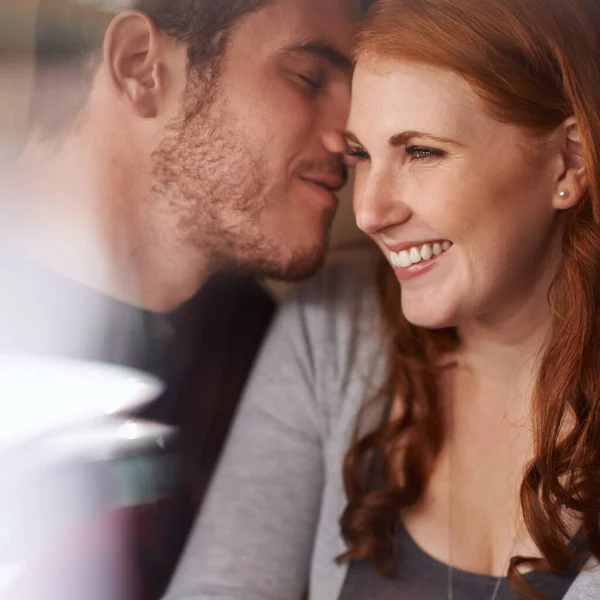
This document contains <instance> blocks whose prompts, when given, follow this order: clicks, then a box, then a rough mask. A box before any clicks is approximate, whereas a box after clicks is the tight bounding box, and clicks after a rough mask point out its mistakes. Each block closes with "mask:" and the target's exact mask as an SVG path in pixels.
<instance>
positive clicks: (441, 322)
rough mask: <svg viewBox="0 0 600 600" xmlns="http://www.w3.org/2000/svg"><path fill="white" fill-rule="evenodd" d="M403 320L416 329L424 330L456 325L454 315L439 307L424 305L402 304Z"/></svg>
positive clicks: (453, 312) (450, 311) (451, 311)
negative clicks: (422, 328) (421, 328)
mask: <svg viewBox="0 0 600 600" xmlns="http://www.w3.org/2000/svg"><path fill="white" fill-rule="evenodd" d="M402 312H403V314H404V317H405V319H406V320H407V321H408V322H409V323H411V324H412V325H415V326H416V327H424V328H425V329H445V328H446V327H455V326H456V324H457V317H456V313H455V311H453V310H448V309H444V307H441V306H439V305H438V306H435V307H432V306H428V305H426V304H420V305H412V303H411V305H410V306H405V305H404V302H403V304H402Z"/></svg>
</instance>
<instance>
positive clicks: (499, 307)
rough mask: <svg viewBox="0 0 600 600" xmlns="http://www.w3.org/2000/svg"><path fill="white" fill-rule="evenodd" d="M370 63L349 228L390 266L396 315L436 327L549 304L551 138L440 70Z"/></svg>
mask: <svg viewBox="0 0 600 600" xmlns="http://www.w3.org/2000/svg"><path fill="white" fill-rule="evenodd" d="M375 66H376V68H375V69H373V70H365V69H364V68H361V67H360V66H359V67H358V68H357V70H356V73H355V76H354V83H353V99H352V108H351V112H350V120H349V125H348V129H349V131H348V132H347V134H346V139H347V146H348V150H347V152H348V154H349V158H348V161H349V163H350V164H354V165H355V166H356V187H355V196H354V209H355V213H356V221H357V224H358V226H359V227H360V228H361V229H362V230H363V231H365V232H366V233H367V234H369V235H370V236H371V237H372V238H373V240H374V241H375V242H376V243H377V244H378V245H379V247H380V248H381V250H382V252H383V253H384V254H385V256H386V257H387V259H388V260H389V262H390V263H391V264H392V266H393V267H394V272H395V274H396V277H397V278H398V280H399V282H400V285H401V288H402V308H403V312H404V314H405V316H406V318H407V319H408V320H409V321H410V322H412V323H414V324H417V325H421V326H425V327H431V328H437V327H447V326H456V325H461V324H463V323H465V322H468V321H471V320H479V319H493V320H494V321H496V320H497V319H502V318H504V316H505V315H506V316H509V315H514V313H515V311H522V310H523V309H525V307H529V309H531V308H532V303H536V302H537V303H538V304H539V303H541V302H544V303H546V305H547V300H546V297H547V292H548V287H549V284H550V282H551V280H552V277H553V275H554V272H555V268H556V267H555V265H556V257H557V249H558V247H559V246H558V239H559V238H558V235H559V228H558V224H557V219H556V214H557V213H556V209H555V208H554V206H553V197H554V196H555V195H556V194H557V192H558V189H559V187H558V184H559V181H560V177H561V174H562V173H563V172H564V168H565V164H564V159H563V157H562V153H561V151H560V147H559V145H558V143H557V142H556V141H553V140H554V139H555V138H556V137H557V136H554V137H553V135H552V134H549V135H548V136H547V137H546V138H545V139H540V138H533V137H532V136H531V135H528V134H526V132H524V131H523V130H522V129H520V128H518V127H516V126H513V125H509V124H505V123H500V122H498V121H496V120H495V119H493V118H492V117H491V116H489V115H488V114H487V113H486V110H485V105H484V102H483V100H481V99H480V97H479V96H478V95H477V94H476V93H475V92H474V90H473V89H472V88H471V87H470V86H469V85H468V84H467V82H466V81H465V80H464V79H463V78H461V77H459V76H458V75H456V74H454V73H452V72H450V71H446V70H440V69H435V68H431V67H427V66H421V65H416V64H414V63H403V62H396V61H394V62H391V61H390V62H383V61H382V62H380V63H379V64H377V65H375ZM533 309H534V310H536V308H535V307H533Z"/></svg>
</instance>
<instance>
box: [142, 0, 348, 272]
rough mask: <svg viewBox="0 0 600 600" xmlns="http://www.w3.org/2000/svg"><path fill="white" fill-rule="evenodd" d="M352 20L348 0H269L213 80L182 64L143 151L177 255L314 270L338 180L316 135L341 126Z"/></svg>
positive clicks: (337, 165)
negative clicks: (178, 98)
mask: <svg viewBox="0 0 600 600" xmlns="http://www.w3.org/2000/svg"><path fill="white" fill-rule="evenodd" d="M357 17H358V3H356V4H353V3H352V2H349V1H348V0H274V1H273V2H272V3H270V4H269V5H267V7H266V8H264V9H262V10H260V11H258V12H256V13H253V14H250V15H249V16H247V17H246V18H244V19H243V20H242V21H241V23H240V24H239V25H238V26H237V27H236V28H235V29H234V30H233V31H231V33H230V43H229V46H228V48H227V50H226V52H225V54H224V56H223V58H222V61H221V63H220V70H219V74H218V77H217V78H216V79H215V80H214V81H212V82H210V83H209V84H208V85H207V84H205V83H202V82H201V81H200V80H199V78H198V76H197V75H196V74H195V73H194V72H193V70H192V72H190V74H189V76H188V83H187V87H186V91H185V94H184V99H183V102H182V110H181V114H180V115H179V116H178V117H177V118H176V119H175V120H173V121H172V122H171V123H170V124H169V126H168V127H167V131H166V132H165V135H164V137H163V139H162V140H161V142H160V144H159V146H158V148H157V149H156V150H155V151H154V153H153V157H152V158H153V169H152V170H153V179H154V189H155V191H157V192H159V193H158V194H157V198H159V200H160V201H161V202H163V203H164V209H165V210H168V211H169V213H170V219H169V220H171V219H172V218H173V215H175V216H176V221H175V222H176V228H177V232H176V234H177V235H176V237H177V239H176V240H174V242H176V243H177V244H178V245H179V247H180V248H182V249H184V251H185V252H187V253H197V252H199V253H201V254H202V256H204V257H208V260H209V262H210V263H211V264H212V265H219V266H235V267H239V268H243V269H245V270H249V271H252V272H254V273H257V274H260V275H267V276H274V277H280V278H285V279H298V278H302V277H306V276H308V275H310V274H311V273H312V272H313V271H314V270H316V269H317V268H318V267H319V266H320V264H321V263H322V261H323V257H324V254H325V251H326V247H327V239H328V235H329V229H330V226H331V223H332V219H333V217H334V213H335V210H336V204H337V200H336V197H335V195H334V193H333V191H332V190H337V189H338V188H339V187H341V186H342V185H343V183H344V182H345V178H346V175H345V170H344V167H343V164H342V161H341V158H340V156H339V155H337V154H332V153H331V152H329V151H328V150H327V149H326V147H325V144H324V140H325V139H326V138H327V136H331V135H332V134H334V133H335V132H337V131H340V130H342V129H343V128H344V126H345V122H346V118H347V113H348V109H349V99H350V76H351V72H350V71H351V69H350V62H349V59H348V54H349V50H350V46H351V38H352V28H353V25H354V24H355V22H356V20H357ZM327 188H329V189H327ZM169 235H170V234H166V237H169Z"/></svg>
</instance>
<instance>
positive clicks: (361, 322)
mask: <svg viewBox="0 0 600 600" xmlns="http://www.w3.org/2000/svg"><path fill="white" fill-rule="evenodd" d="M380 260H381V258H380V255H379V253H378V252H377V251H376V250H374V249H370V248H358V249H351V250H344V251H336V252H334V253H332V254H331V255H330V257H329V259H328V261H327V264H326V266H325V267H324V268H323V269H322V270H321V271H320V272H319V273H318V274H317V275H316V276H315V277H313V278H312V279H310V280H309V281H306V282H304V283H302V284H300V285H298V286H297V288H296V289H295V291H294V293H293V295H292V296H291V297H290V298H288V300H287V301H286V302H284V305H283V306H282V311H283V312H284V313H286V312H288V317H289V318H291V319H293V320H294V321H295V327H293V330H294V332H295V334H296V335H295V336H294V337H295V338H296V341H297V342H298V341H299V340H298V338H300V337H301V338H302V342H301V343H302V352H301V354H302V355H304V356H305V358H306V359H307V360H306V363H307V371H309V372H310V374H311V379H312V382H313V391H314V396H315V398H314V399H315V400H316V402H317V404H319V405H321V407H322V408H324V409H325V410H326V412H327V413H328V417H329V418H330V419H333V420H334V421H335V420H338V419H339V417H340V415H341V414H346V413H347V414H348V416H349V417H351V416H353V415H355V413H356V411H357V410H358V408H359V407H360V405H361V404H362V403H363V402H364V401H365V400H366V399H367V398H368V397H369V396H372V395H373V394H374V393H375V392H376V391H377V389H378V388H379V387H380V386H381V383H382V380H383V377H384V373H385V365H386V356H385V349H384V348H385V345H384V344H383V343H382V337H381V317H380V304H379V298H378V293H377V271H378V264H379V261H380ZM284 318H285V316H284ZM336 415H337V417H336Z"/></svg>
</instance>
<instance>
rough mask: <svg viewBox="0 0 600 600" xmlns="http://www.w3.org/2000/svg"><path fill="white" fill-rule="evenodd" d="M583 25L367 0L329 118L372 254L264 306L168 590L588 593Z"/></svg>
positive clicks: (599, 232)
mask: <svg viewBox="0 0 600 600" xmlns="http://www.w3.org/2000/svg"><path fill="white" fill-rule="evenodd" d="M598 32H600V5H599V4H598V3H596V2H593V1H592V0H543V1H542V0H526V1H524V0H380V2H379V3H378V4H377V6H376V8H375V10H374V11H373V12H372V14H371V16H370V19H369V21H368V23H367V24H366V26H365V28H364V30H363V31H362V33H361V34H360V36H359V39H358V44H357V48H356V58H357V69H356V73H355V78H354V85H353V92H354V97H353V101H352V109H351V114H350V120H349V126H348V129H349V131H348V132H347V133H346V141H347V154H348V156H349V161H350V162H351V163H352V164H353V165H354V166H355V168H356V190H355V211H356V217H357V223H358V225H359V226H360V227H361V228H362V229H363V230H364V231H365V232H366V233H367V234H369V236H370V237H371V238H373V240H374V241H375V242H376V244H377V246H378V247H379V248H380V250H381V251H382V253H383V257H384V262H383V265H381V266H380V267H379V276H378V277H375V275H374V273H375V268H374V262H373V261H372V259H370V258H369V257H362V256H359V255H356V256H353V257H351V259H350V261H351V267H352V268H351V269H348V267H347V266H345V267H339V266H337V265H333V266H332V267H330V269H329V270H328V271H327V272H326V273H325V274H323V275H322V276H321V277H320V278H319V279H318V280H316V281H315V282H313V283H312V284H310V285H309V286H307V287H306V288H304V289H302V290H301V291H300V292H299V294H298V296H297V298H296V299H295V301H293V302H290V303H288V304H287V305H286V306H285V307H284V309H283V310H282V312H281V313H280V315H279V318H278V322H277V324H276V325H275V327H274V329H273V331H272V333H271V337H270V340H269V342H268V343H267V345H266V347H265V349H264V351H263V355H262V359H261V361H260V362H259V364H258V366H257V368H256V372H255V374H254V377H253V381H252V383H251V385H250V387H249V389H248V390H247V394H246V398H245V401H244V404H243V407H242V409H241V413H240V415H239V418H238V421H237V424H236V426H235V429H234V431H233V433H232V437H231V440H230V443H229V447H228V450H227V452H226V454H225V457H224V459H223V461H222V464H221V466H220V469H219V472H218V475H217V477H216V480H215V482H214V484H213V486H212V491H211V493H210V497H209V500H208V503H207V505H206V507H205V511H204V513H203V515H202V516H201V518H200V521H199V524H198V527H197V531H196V534H195V536H194V538H193V540H192V542H191V544H190V546H189V548H188V552H187V558H186V560H185V561H184V564H183V565H182V567H181V569H180V572H179V577H178V579H177V580H176V582H175V585H174V587H173V595H172V596H171V598H173V599H175V598H183V597H185V598H194V599H198V598H205V597H210V598H248V599H254V598H261V599H264V598H269V599H281V600H283V599H290V598H292V599H293V598H297V597H299V596H300V594H301V592H302V590H303V587H304V585H305V583H306V582H307V581H309V587H310V597H311V599H313V600H331V599H336V598H340V599H342V600H354V599H358V598H369V599H373V600H374V599H379V600H383V599H387V598H411V599H412V598H419V599H424V600H436V599H441V598H444V599H445V598H458V599H461V600H462V599H464V598H469V599H470V598H476V599H477V600H487V599H492V600H499V599H501V600H507V599H514V598H522V597H524V598H531V599H536V598H563V597H564V598H566V599H568V600H571V599H575V598H584V597H585V598H596V597H600V569H598V568H592V569H587V570H584V571H581V573H580V572H579V570H580V568H581V564H582V562H583V560H585V559H586V558H587V557H590V556H592V557H593V558H595V559H598V558H599V557H600V529H599V527H598V525H599V516H600V502H599V498H600V479H599V478H598V471H599V469H600V444H599V443H598V439H599V436H600V331H599V326H600V319H599V317H600V312H599V311H598V306H599V303H600V178H599V172H600V119H599V118H598V106H600V33H598ZM381 317H383V319H382V321H383V325H384V326H383V328H380V327H379V322H380V318H381ZM357 417H358V418H357ZM355 424H356V427H355ZM353 431H354V434H353V433H352V432H353ZM342 464H343V477H342ZM342 479H343V484H344V485H345V490H344V487H343V485H342ZM344 491H345V493H344ZM340 517H341V521H340ZM340 526H341V529H340ZM336 557H337V558H338V561H337V563H335V562H334V559H335V558H336ZM591 564H592V565H595V562H594V561H593V560H592V562H591Z"/></svg>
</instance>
